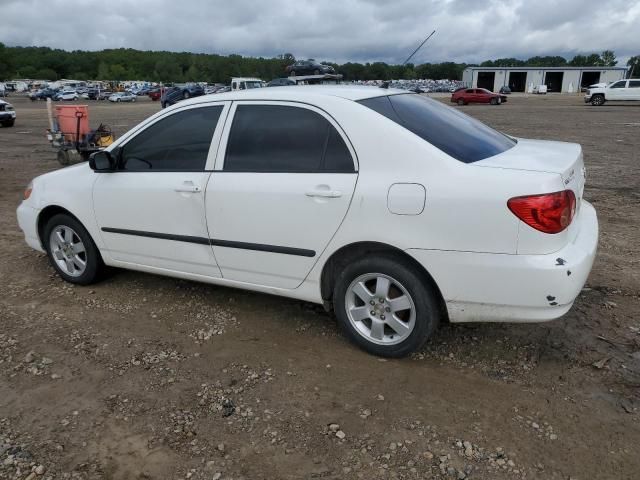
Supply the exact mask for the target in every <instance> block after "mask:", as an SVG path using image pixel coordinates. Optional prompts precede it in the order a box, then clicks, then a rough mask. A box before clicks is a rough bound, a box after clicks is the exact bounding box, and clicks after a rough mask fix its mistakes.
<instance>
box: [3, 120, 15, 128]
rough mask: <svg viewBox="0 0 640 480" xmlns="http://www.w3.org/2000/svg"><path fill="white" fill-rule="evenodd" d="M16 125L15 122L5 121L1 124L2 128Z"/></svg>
mask: <svg viewBox="0 0 640 480" xmlns="http://www.w3.org/2000/svg"><path fill="white" fill-rule="evenodd" d="M14 123H16V121H15V120H6V121H4V122H2V126H3V127H13V124H14Z"/></svg>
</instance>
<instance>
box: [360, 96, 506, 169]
mask: <svg viewBox="0 0 640 480" xmlns="http://www.w3.org/2000/svg"><path fill="white" fill-rule="evenodd" d="M359 103H361V104H362V105H365V106H367V107H369V108H372V109H373V110H376V111H377V112H378V113H380V114H382V115H384V116H386V117H387V118H389V119H390V120H393V121H394V122H396V123H398V124H400V125H402V126H403V127H405V128H406V129H407V130H410V131H411V132H413V133H415V134H416V135H418V136H419V137H420V138H422V139H423V140H426V141H427V142H429V143H430V144H431V145H433V146H434V147H436V148H438V149H440V150H442V151H443V152H445V153H446V154H448V155H450V156H451V157H453V158H455V159H457V160H460V161H461V162H464V163H471V162H477V161H478V160H483V159H485V158H489V157H492V156H494V155H497V154H499V153H502V152H504V151H506V150H509V149H510V148H511V147H513V146H514V145H515V144H516V142H515V140H512V139H511V138H509V137H507V136H506V135H503V134H502V133H500V132H498V131H496V130H494V129H492V128H491V127H489V126H487V125H485V124H484V123H482V122H480V121H478V120H476V119H475V118H472V117H470V116H468V115H465V114H464V113H462V112H460V111H458V110H455V109H453V108H450V107H447V106H446V105H444V104H442V103H441V102H438V101H436V100H432V99H430V98H427V97H423V96H421V95H415V94H401V95H389V96H384V97H376V98H370V99H367V100H361V101H360V102H359ZM389 112H392V113H390V114H387V113H389Z"/></svg>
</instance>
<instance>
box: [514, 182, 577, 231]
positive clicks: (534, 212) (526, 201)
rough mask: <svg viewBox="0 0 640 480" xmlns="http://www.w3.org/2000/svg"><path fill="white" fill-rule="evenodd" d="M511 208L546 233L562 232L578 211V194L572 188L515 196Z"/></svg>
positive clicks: (526, 221) (517, 214) (517, 215)
mask: <svg viewBox="0 0 640 480" xmlns="http://www.w3.org/2000/svg"><path fill="white" fill-rule="evenodd" d="M507 206H508V207H509V210H511V211H512V212H513V214H514V215H515V216H516V217H518V218H519V219H520V220H522V221H523V222H524V223H526V224H527V225H529V226H530V227H533V228H535V229H536V230H539V231H541V232H544V233H560V232H561V231H563V230H564V229H565V228H567V227H568V226H569V225H570V224H571V220H573V215H574V214H575V212H576V196H575V194H574V193H573V191H571V190H563V191H561V192H554V193H545V194H541V195H526V196H523V197H514V198H512V199H510V200H509V201H508V202H507Z"/></svg>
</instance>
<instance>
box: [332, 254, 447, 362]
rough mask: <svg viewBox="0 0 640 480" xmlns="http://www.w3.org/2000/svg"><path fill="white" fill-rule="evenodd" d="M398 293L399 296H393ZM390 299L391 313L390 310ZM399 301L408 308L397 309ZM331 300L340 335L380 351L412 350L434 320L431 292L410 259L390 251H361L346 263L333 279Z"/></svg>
mask: <svg viewBox="0 0 640 480" xmlns="http://www.w3.org/2000/svg"><path fill="white" fill-rule="evenodd" d="M385 285H387V288H386V289H385V288H384V286H385ZM356 291H357V292H358V293H356ZM385 291H386V293H384V292H385ZM376 293H377V294H378V295H380V296H377V295H376ZM383 297H384V298H383ZM399 298H404V300H403V301H402V302H398V301H397V299H399ZM365 299H366V300H365ZM394 300H395V301H396V302H395V303H396V304H397V305H396V307H395V308H397V310H396V312H398V314H397V315H396V314H394V313H393V312H392V310H391V309H393V308H394V307H393V306H392V303H393V302H394ZM371 302H373V303H371ZM404 305H407V306H408V308H404V309H403V308H402V306H404ZM333 306H334V311H335V314H336V317H337V319H338V323H339V324H340V327H341V328H342V330H343V331H344V332H345V334H346V336H347V337H348V338H349V339H350V340H351V341H352V342H353V343H355V344H356V345H358V346H359V347H360V348H362V349H363V350H365V351H367V352H369V353H371V354H373V355H378V356H382V357H392V358H397V357H404V356H406V355H408V354H410V353H412V352H415V351H416V350H418V349H420V348H421V347H422V346H423V345H424V344H425V342H426V341H427V340H428V339H429V337H430V336H431V335H432V334H433V332H434V331H435V330H436V328H437V326H438V324H439V323H440V313H439V312H440V310H439V307H438V301H437V298H436V295H435V293H434V292H433V291H432V289H431V288H430V286H429V285H427V283H426V282H425V281H424V278H423V277H422V276H421V275H420V274H419V272H417V271H416V268H415V267H414V266H413V265H411V263H409V262H408V261H407V260H405V259H403V258H400V257H398V256H395V255H378V256H371V257H363V258H360V259H358V260H355V261H353V262H351V263H349V264H348V265H347V266H346V267H345V269H344V270H343V271H342V272H341V273H340V275H339V276H338V278H337V280H336V283H335V287H334V291H333ZM398 307H400V308H398ZM389 315H391V316H389ZM385 317H386V318H385ZM391 325H393V328H392V327H391ZM396 328H397V329H398V330H396ZM374 330H375V331H374Z"/></svg>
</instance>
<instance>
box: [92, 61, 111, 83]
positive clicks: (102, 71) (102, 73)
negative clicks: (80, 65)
mask: <svg viewBox="0 0 640 480" xmlns="http://www.w3.org/2000/svg"><path fill="white" fill-rule="evenodd" d="M96 79H97V80H109V79H111V72H110V71H109V65H107V64H106V63H105V62H100V65H98V73H97V78H96Z"/></svg>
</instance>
